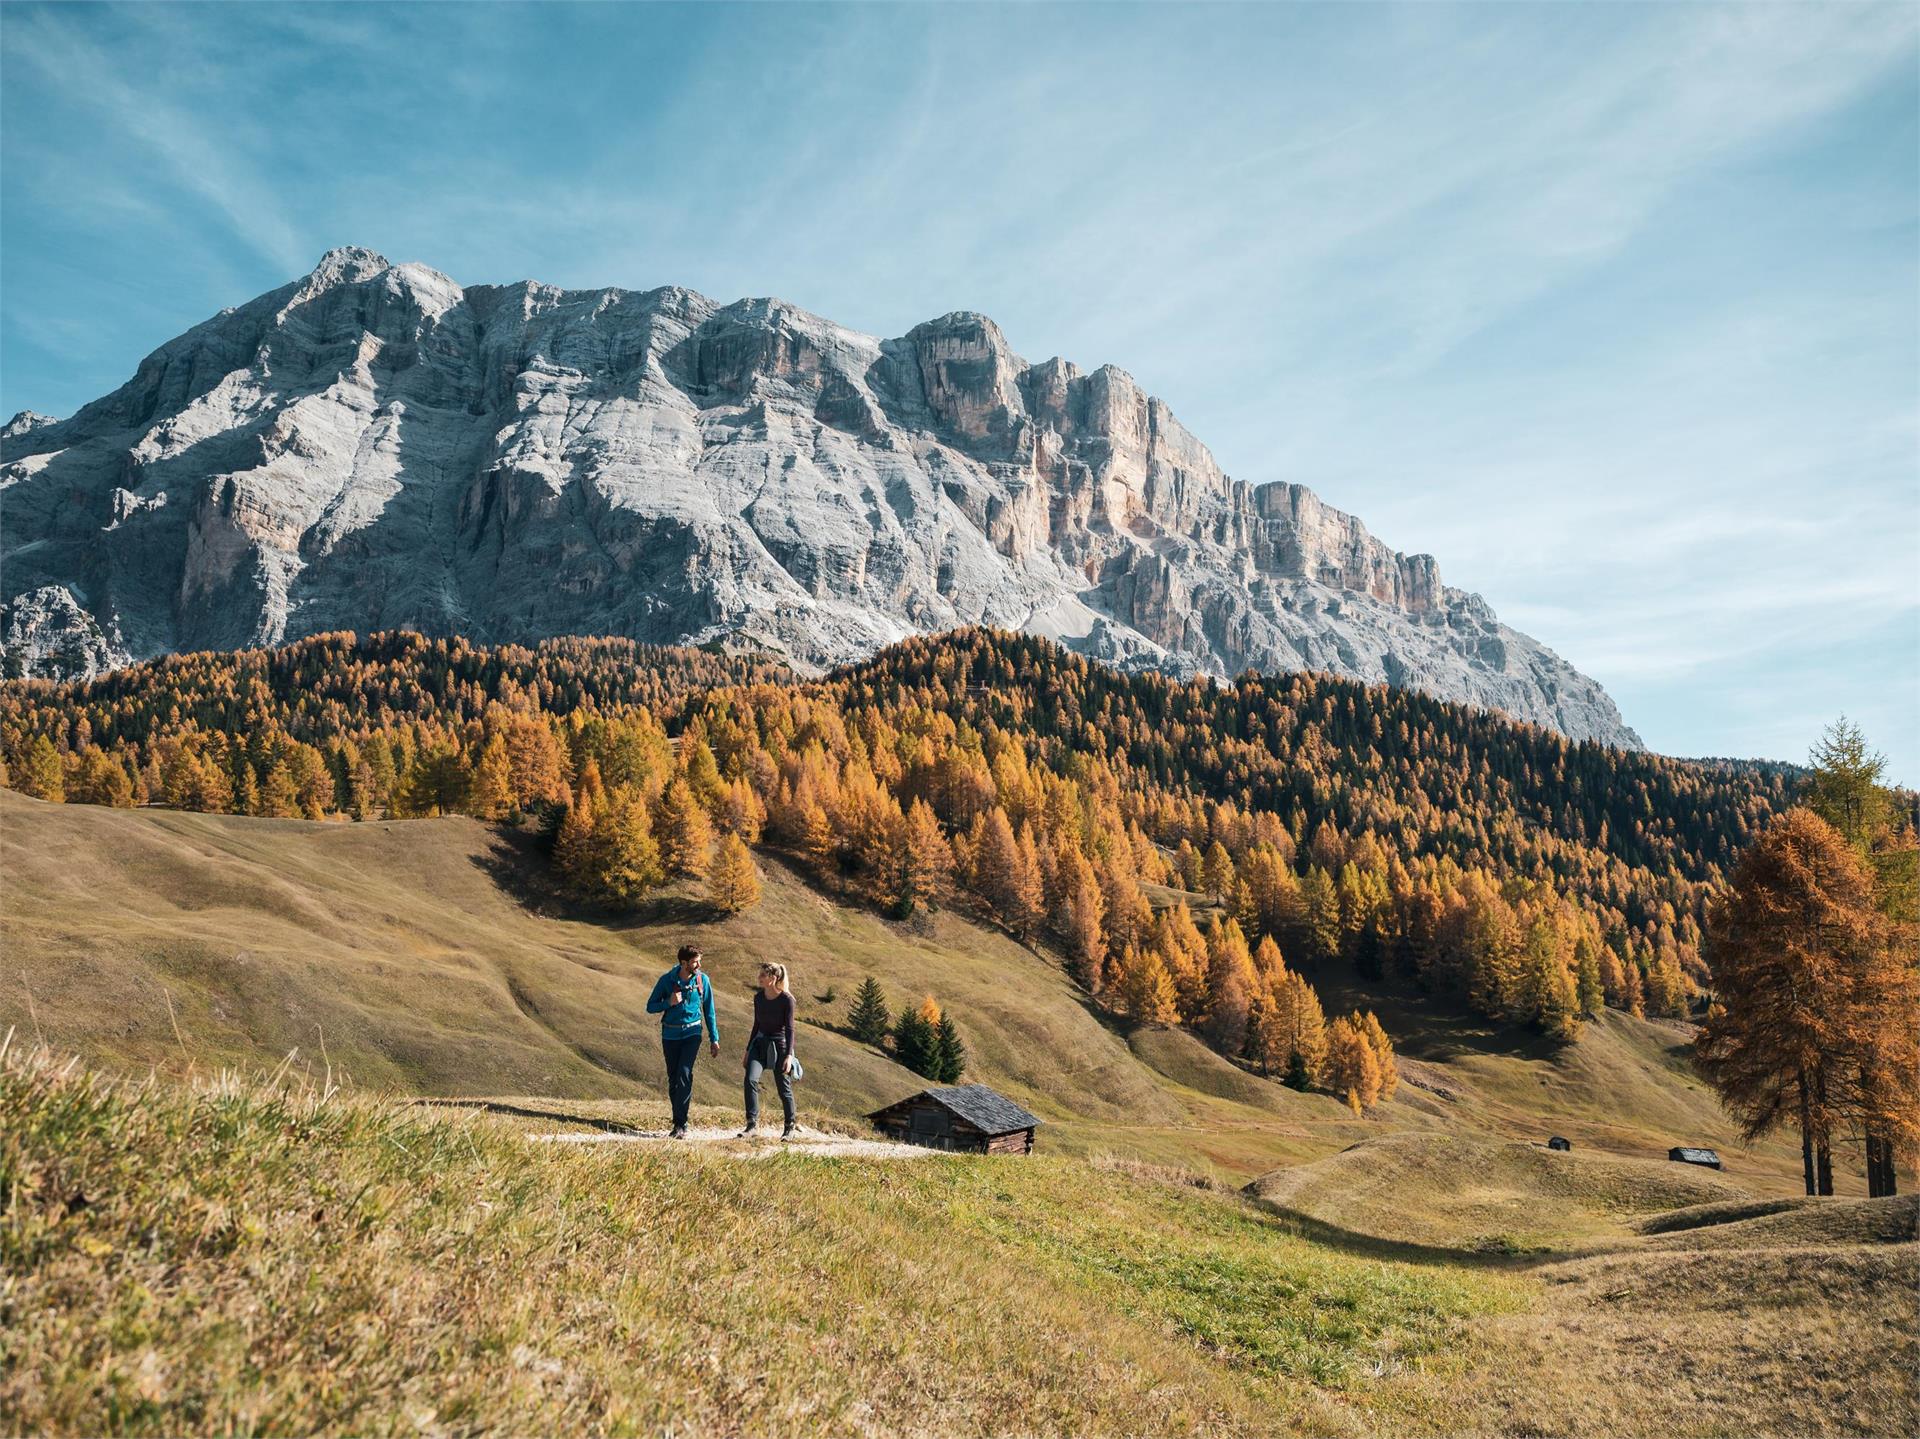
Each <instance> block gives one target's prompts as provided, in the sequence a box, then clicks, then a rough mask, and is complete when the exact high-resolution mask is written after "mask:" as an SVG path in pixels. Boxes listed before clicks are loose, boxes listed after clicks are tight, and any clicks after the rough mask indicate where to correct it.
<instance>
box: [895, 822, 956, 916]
mask: <svg viewBox="0 0 1920 1439" xmlns="http://www.w3.org/2000/svg"><path fill="white" fill-rule="evenodd" d="M902 848H903V850H904V853H903V855H902V870H903V878H902V882H901V887H900V889H901V899H902V901H903V903H904V904H905V906H906V908H907V909H908V911H909V912H911V910H912V908H913V907H914V906H916V905H925V906H927V907H928V908H929V909H934V908H938V907H939V906H940V905H942V904H945V903H946V902H947V897H948V895H949V894H950V893H951V892H952V888H953V851H952V850H951V849H950V848H949V847H948V845H947V837H946V836H945V835H944V834H942V833H941V832H940V821H939V819H938V818H936V817H935V815H934V813H933V807H932V806H931V805H929V804H928V803H927V802H926V801H925V800H923V799H916V800H914V801H913V803H912V804H910V805H908V806H907V810H906V830H905V840H904V843H903V845H902Z"/></svg>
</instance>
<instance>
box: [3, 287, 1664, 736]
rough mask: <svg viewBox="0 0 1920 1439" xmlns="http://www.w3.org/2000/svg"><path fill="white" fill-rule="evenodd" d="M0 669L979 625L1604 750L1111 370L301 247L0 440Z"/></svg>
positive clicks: (1599, 723)
mask: <svg viewBox="0 0 1920 1439" xmlns="http://www.w3.org/2000/svg"><path fill="white" fill-rule="evenodd" d="M0 461H3V462H4V463H3V464H0V547H3V554H4V567H3V569H0V598H4V606H3V607H0V642H3V643H4V644H5V646H6V651H7V653H6V663H7V666H8V669H9V671H10V672H14V673H20V672H25V673H40V674H55V673H58V674H73V673H78V674H88V673H94V672H98V671H99V670H102V669H106V668H110V667H112V666H114V665H116V664H122V663H125V662H127V661H128V660H129V659H133V658H141V657H146V656H151V655H155V654H160V653H164V652H168V651H176V650H192V649H214V648H219V649H225V648H232V647H236V646H245V645H258V644H271V643H275V642H277V641H280V640H282V639H286V638H289V637H294V636H298V635H302V634H310V633H314V632H316V631H321V630H331V629H357V630H372V629H388V628H413V629H420V630H424V631H427V632H429V633H455V632H457V633H461V634H465V635H468V636H470V637H472V638H474V639H476V640H481V641H488V642H498V641H530V640H535V639H539V638H543V637H546V636H550V635H556V634H620V635H630V636H633V637H635V638H638V639H643V640H650V641H657V642H669V641H675V642H677V641H685V642H692V643H701V642H708V641H718V642H721V643H724V644H728V645H734V646H741V647H758V648H764V649H768V650H772V651H776V652H778V653H780V654H783V655H785V656H787V657H788V658H789V659H790V660H791V661H792V662H793V663H795V664H796V665H797V666H798V667H800V668H802V669H806V670H810V669H817V668H821V667H824V666H829V665H833V664H837V663H841V662H844V661H847V660H851V659H854V658H857V657H859V656H862V655H865V654H867V653H870V652H871V651H873V650H875V649H877V648H879V647H881V646H883V645H885V644H887V643H889V642H891V641H893V640H896V639H899V638H901V637H903V636H905V635H908V634H911V633H915V632H926V631H934V630H941V629H947V628H951V627H953V626H957V625H965V624H990V625H998V626H1004V627H1007V628H1013V629H1027V630H1031V631H1035V632H1039V633H1043V634H1047V635H1051V636H1054V637H1056V638H1058V639H1060V640H1062V641H1063V642H1065V643H1067V644H1069V645H1072V646H1073V647H1075V648H1077V649H1080V650H1082V651H1084V652H1086V653H1088V654H1091V655H1094V656H1097V657H1099V658H1103V659H1106V660H1108V661H1110V662H1112V663H1115V664H1119V665H1123V666H1128V667H1154V668H1160V669H1164V670H1169V671H1172V672H1174V673H1177V674H1183V675H1185V674H1194V673H1207V674H1213V675H1221V676H1226V675H1231V674H1234V673H1236V672H1238V671H1240V670H1242V669H1245V668H1249V667H1251V668H1258V669H1301V668H1307V669H1318V670H1329V671H1333V672H1336V673H1339V674H1343V675H1349V676H1354V677H1357V678H1360V679H1364V680H1370V681H1384V682H1387V683H1390V684H1395V685H1406V686H1414V687H1418V688H1422V689H1425V690H1428V691H1430V692H1432V693H1435V694H1438V695H1441V696H1444V697H1447V698H1451V699H1456V700H1461V701H1465V702H1467V703H1471V704H1475V705H1481V706H1486V707H1490V708H1495V709H1500V710H1503V711H1506V712H1507V713H1509V714H1511V715H1514V716H1516V717H1518V718H1521V719H1526V720H1531V721H1535V722H1538V723H1541V724H1545V725H1550V726H1552V727H1554V728H1556V729H1558V730H1560V731H1562V732H1563V733H1565V734H1567V735H1569V736H1572V737H1574V738H1581V739H1597V740H1602V741H1606V742H1608V743H1612V744H1620V745H1637V744H1638V739H1637V737H1636V736H1635V735H1634V734H1633V732H1632V731H1631V730H1629V729H1627V728H1626V726H1625V725H1624V724H1623V723H1622V721H1621V718H1620V715H1619V712H1618V711H1617V710H1616V708H1615V707H1614V705H1613V702H1612V701H1611V700H1610V699H1609V698H1608V697H1607V695H1606V693H1605V692H1604V691H1603V690H1602V689H1601V688H1600V686H1599V685H1598V684H1596V683H1595V682H1594V681H1592V680H1590V679H1588V678H1586V677H1585V676H1584V675H1582V674H1580V673H1579V672H1578V671H1576V670H1575V669H1573V668H1572V667H1571V666H1570V665H1568V664H1567V663H1565V662H1564V661H1563V660H1561V659H1560V658H1559V657H1558V656H1556V655H1555V654H1553V653H1552V652H1551V651H1549V650H1547V649H1546V648H1544V647H1543V646H1542V645H1540V644H1538V643H1537V642H1536V641H1534V640H1532V639H1529V638H1528V637H1527V636H1525V635H1522V634H1519V633H1517V632H1516V631H1514V630H1511V629H1509V628H1507V627H1506V626H1505V625H1502V624H1501V623H1500V622H1499V620H1498V619H1497V618H1496V617H1495V616H1494V614H1493V612H1492V611H1491V610H1490V609H1489V608H1488V607H1487V606H1486V604H1485V603H1484V602H1483V601H1481V600H1480V599H1479V598H1478V597H1477V596H1474V595H1470V594H1467V593H1465V592H1463V591H1461V590H1456V589H1450V588H1448V587H1446V586H1445V585H1443V584H1442V583H1441V581H1440V576H1439V573H1438V571H1437V569H1436V568H1435V565H1434V562H1433V560H1432V559H1431V558H1430V557H1428V556H1425V555H1414V556H1408V555H1403V554H1399V553H1397V552H1395V551H1393V550H1391V549H1389V548H1387V547H1386V546H1385V545H1383V544H1382V543H1380V542H1379V541H1378V540H1376V539H1374V538H1373V537H1372V536H1371V535H1370V534H1368V533H1367V531H1366V529H1365V527H1364V526H1363V525H1361V523H1360V522H1359V521H1358V520H1356V519H1355V518H1354V517H1353V516H1351V515H1347V514H1343V513H1341V512H1340V511H1338V510H1335V509H1333V508H1331V507H1329V506H1328V505H1326V504H1324V503H1322V502H1321V501H1320V500H1319V499H1318V498H1317V497H1316V496H1315V495H1314V494H1313V493H1312V492H1311V491H1309V490H1306V489H1304V488H1302V487H1300V486H1298V485H1291V484H1280V483H1276V484H1268V485H1262V486H1258V487H1256V486H1252V485H1247V484H1244V483H1241V482H1239V481H1236V480H1233V479H1230V478H1228V477H1227V476H1226V475H1225V474H1223V473H1222V472H1221V470H1220V468H1219V466H1218V465H1216V464H1215V463H1214V460H1213V457H1212V455H1211V454H1209V453H1208V451H1207V448H1206V447H1205V446H1204V445H1202V444H1201V443H1200V442H1199V441H1198V440H1197V439H1195V438H1194V437H1193V436H1192V435H1191V434H1189V433H1188V432H1187V431H1186V429H1185V428H1183V427H1182V426H1181V424H1180V422H1179V421H1178V420H1176V419H1175V418H1174V416H1173V414H1172V412H1171V411H1170V410H1169V409H1168V408H1167V406H1166V405H1165V404H1163V403H1162V402H1161V401H1159V400H1157V399H1155V398H1153V397H1152V396H1150V395H1147V394H1146V393H1144V392H1143V391H1142V390H1141V389H1140V387H1139V386H1138V385H1137V384H1135V383H1134V381H1133V379H1132V378H1131V377H1130V376H1128V375H1127V374H1126V373H1125V372H1124V371H1121V370H1118V369H1115V368H1113V367H1111V366H1105V367H1102V368H1100V369H1097V370H1094V371H1092V372H1091V373H1083V372H1082V371H1081V370H1080V369H1078V368H1077V367H1076V366H1074V365H1072V364H1070V363H1068V362H1067V361H1065V360H1059V359H1054V360H1048V361H1046V362H1045V363H1043V364H1038V365H1029V364H1028V363H1026V362H1025V361H1024V360H1022V359H1020V358H1019V357H1018V356H1017V355H1015V354H1014V352H1013V350H1012V349H1011V348H1010V347H1009V345H1008V344H1007V341H1006V339H1005V338H1004V337H1003V336H1002V335H1001V333H1000V331H999V329H998V328H997V327H996V326H995V325H994V324H993V322H992V321H991V320H988V319H986V318H985V317H984V316H980V315H974V314H964V313H963V314H953V315H947V316H944V317H942V318H941V319H938V320H932V321H929V322H928V323H926V324H924V325H921V326H919V327H917V328H916V329H914V330H913V331H912V332H911V333H909V334H907V335H906V336H904V337H902V338H899V339H894V340H879V339H874V338H872V337H870V336H867V335H862V334H857V333H855V332H853V331H850V330H845V329H842V328H840V327H839V326H837V325H834V324H831V323H829V322H828V321H826V320H822V319H820V318H818V317H817V316H814V315H810V314H807V313H806V312H804V311H802V310H798V309H796V308H794V307H793V306H791V305H787V304H784V303H782V302H780V301H777V300H742V301H739V302H737V303H735V304H731V305H719V304H716V303H714V302H713V301H711V300H708V299H706V298H705V297H703V296H701V295H697V294H694V293H693V292H691V291H688V290H683V289H673V288H667V289H659V290H649V291H646V292H644V293H636V292H633V291H626V290H614V289H607V290H558V289H554V288H553V287H551V286H548V285H541V284H536V283H532V282H523V283H520V284H515V285H506V286H495V285H477V286H471V287H468V288H465V289H462V288H461V287H460V286H459V285H457V284H455V283H454V282H453V281H452V280H450V279H448V278H447V277H446V276H444V275H441V274H439V273H437V272H436V271H433V270H430V269H427V268H426V267H424V266H421V265H413V264H407V265H392V264H389V263H388V262H387V261H386V260H384V259H382V258H381V257H380V256H378V255H375V254H373V253H371V252H369V251H366V250H358V249H341V250H334V251H331V252H330V253H329V254H328V255H327V256H326V257H325V258H324V259H323V260H322V261H321V262H320V265H319V266H318V268H316V269H315V270H314V271H313V273H312V274H310V275H307V276H305V277H303V278H301V279H299V280H296V281H294V282H293V283H291V284H289V285H286V286H283V287H282V288H280V289H278V290H274V291H272V292H271V293H269V294H266V295H262V296H261V297H259V298H258V299H256V300H253V301H251V302H249V303H248V304H245V305H242V306H240V307H238V308H236V309H232V310H227V311H224V312H223V313H221V314H219V315H216V316H215V317H213V318H212V319H210V320H208V321H206V322H205V323H204V324H201V325H198V326H196V327H195V328H194V329H192V330H189V331H188V332H187V333H186V334H184V335H182V336H180V337H179V338H178V339H176V340H173V341H171V342H170V343H168V344H166V345H163V346H162V347H161V348H160V349H158V350H156V351H155V352H154V353H153V354H151V355H149V356H148V357H147V358H146V359H145V360H144V361H142V362H141V365H140V367H139V370H138V371H137V372H136V373H135V375H134V376H133V378H132V379H131V380H129V381H128V382H127V383H126V384H125V385H123V386H121V387H120V388H119V389H118V390H115V391H114V392H113V393H112V394H110V395H107V396H105V397H104V398H102V399H100V400H97V401H95V402H94V403H93V404H90V405H88V406H87V407H86V408H84V409H83V410H81V411H80V412H79V413H78V414H76V415H74V416H72V417H71V418H69V419H65V420H51V419H48V418H47V417H45V416H41V415H32V414H23V415H21V416H19V417H17V418H16V419H15V420H14V421H13V422H12V423H10V424H9V425H7V426H6V428H5V430H4V432H0Z"/></svg>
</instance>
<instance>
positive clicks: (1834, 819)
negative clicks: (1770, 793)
mask: <svg viewBox="0 0 1920 1439" xmlns="http://www.w3.org/2000/svg"><path fill="white" fill-rule="evenodd" d="M1808 764H1809V766H1810V768H1811V773H1810V774H1809V775H1808V776H1807V782H1806V793H1805V798H1804V803H1805V804H1806V806H1807V808H1808V809H1810V810H1812V811H1813V812H1814V813H1815V814H1817V815H1819V816H1820V818H1822V819H1824V820H1825V821H1826V822H1827V823H1828V824H1830V825H1832V826H1833V827H1834V828H1835V829H1836V830H1838V831H1839V832H1840V835H1841V837H1842V838H1843V839H1845V840H1846V842H1847V843H1848V844H1850V845H1852V846H1853V847H1854V848H1855V849H1857V850H1859V851H1860V852H1861V854H1862V855H1863V856H1864V855H1866V854H1867V853H1868V851H1869V849H1870V847H1871V845H1872V842H1873V838H1874V836H1875V835H1876V834H1877V833H1879V832H1880V831H1881V830H1882V829H1884V828H1885V827H1886V826H1887V824H1888V820H1889V813H1888V812H1889V810H1890V808H1891V805H1890V804H1889V799H1888V796H1887V793H1886V791H1885V790H1884V789H1882V788H1881V785H1880V776H1881V775H1882V774H1883V773H1884V772H1885V770H1886V767H1887V762H1886V759H1885V757H1884V756H1881V755H1877V754H1875V753H1873V752H1872V750H1870V749H1869V748H1868V747H1867V737H1866V735H1865V734H1864V733H1862V731H1861V729H1860V727H1859V726H1858V725H1856V724H1854V723H1853V722H1852V721H1850V720H1849V719H1847V717H1846V716H1845V715H1842V716H1841V717H1840V718H1839V719H1837V720H1835V721H1834V722H1833V723H1832V724H1830V725H1828V726H1827V728H1826V731H1825V732H1824V733H1823V734H1822V735H1821V736H1820V739H1819V741H1818V742H1817V743H1816V744H1815V745H1814V747H1813V752H1812V753H1811V754H1810V755H1809V756H1808Z"/></svg>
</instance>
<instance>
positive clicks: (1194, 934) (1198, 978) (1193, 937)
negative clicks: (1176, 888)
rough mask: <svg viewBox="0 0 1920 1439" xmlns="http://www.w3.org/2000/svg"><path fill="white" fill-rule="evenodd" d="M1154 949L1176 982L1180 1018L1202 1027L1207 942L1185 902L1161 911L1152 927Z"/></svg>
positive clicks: (1205, 1005)
mask: <svg viewBox="0 0 1920 1439" xmlns="http://www.w3.org/2000/svg"><path fill="white" fill-rule="evenodd" d="M1153 947H1154V949H1156V950H1157V951H1158V952H1159V954H1160V957H1161V961H1162V962H1163V963H1164V964H1165V965H1166V970H1167V974H1168V975H1169V976H1170V977H1171V978H1172V980H1173V988H1174V993H1175V995H1176V996H1177V1002H1178V1004H1179V1006H1180V1018H1181V1019H1182V1020H1184V1021H1185V1022H1186V1023H1188V1024H1197V1023H1199V1021H1200V1019H1201V1017H1202V1016H1203V1015H1205V1014H1206V1012H1207V942H1206V940H1205V939H1204V938H1202V937H1201V934H1200V928H1199V926H1198V925H1196V924H1195V923H1194V922H1193V914H1192V912H1191V911H1190V910H1188V908H1187V905H1186V901H1185V900H1181V901H1179V902H1177V903H1175V904H1174V905H1173V906H1172V907H1171V908H1168V909H1163V910H1162V911H1160V915H1159V917H1158V918H1157V919H1156V920H1155V921H1154V926H1153Z"/></svg>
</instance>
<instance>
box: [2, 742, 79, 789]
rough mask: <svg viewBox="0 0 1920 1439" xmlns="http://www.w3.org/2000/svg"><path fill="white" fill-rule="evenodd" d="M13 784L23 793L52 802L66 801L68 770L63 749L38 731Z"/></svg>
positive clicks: (22, 760) (22, 759)
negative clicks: (61, 761)
mask: <svg viewBox="0 0 1920 1439" xmlns="http://www.w3.org/2000/svg"><path fill="white" fill-rule="evenodd" d="M13 787H14V788H15V789H17V790H19V791H20V793H21V794H24V795H31V796H32V797H33V798H35V799H43V800H46V801H47V802H48V803H50V804H60V803H63V802H64V801H65V799H66V797H67V787H66V771H65V768H64V767H63V766H62V765H61V763H60V751H59V750H57V749H55V748H54V747H53V741H52V740H50V739H48V738H47V737H46V736H45V735H43V734H40V735H35V736H34V737H33V743H32V744H30V745H28V746H27V752H26V754H25V755H24V756H23V757H22V758H21V760H20V768H19V773H18V774H16V775H15V776H14V780H13Z"/></svg>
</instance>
